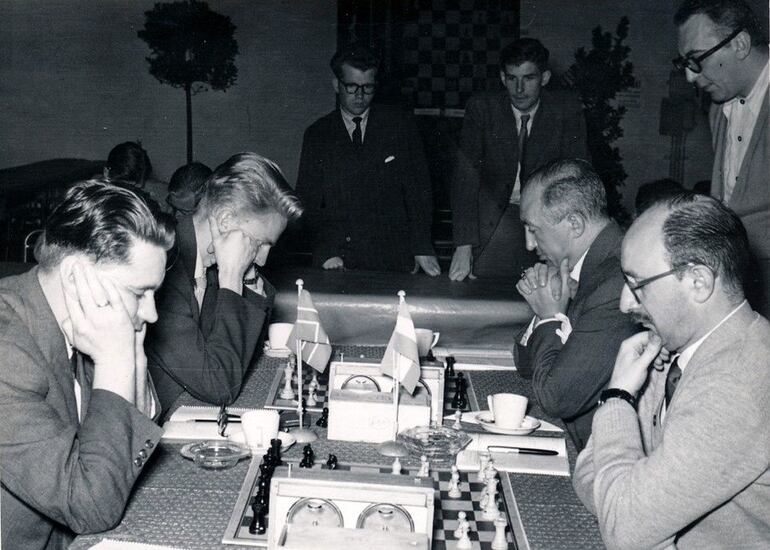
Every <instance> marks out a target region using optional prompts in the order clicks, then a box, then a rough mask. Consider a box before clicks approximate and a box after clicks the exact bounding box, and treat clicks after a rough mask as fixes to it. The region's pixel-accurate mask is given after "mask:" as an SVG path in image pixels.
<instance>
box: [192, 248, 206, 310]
mask: <svg viewBox="0 0 770 550" xmlns="http://www.w3.org/2000/svg"><path fill="white" fill-rule="evenodd" d="M193 278H194V280H195V290H194V292H195V299H196V300H198V310H200V308H201V306H202V305H203V296H204V295H205V294H206V269H205V268H204V267H203V258H201V254H200V252H198V253H196V254H195V275H194V277H193Z"/></svg>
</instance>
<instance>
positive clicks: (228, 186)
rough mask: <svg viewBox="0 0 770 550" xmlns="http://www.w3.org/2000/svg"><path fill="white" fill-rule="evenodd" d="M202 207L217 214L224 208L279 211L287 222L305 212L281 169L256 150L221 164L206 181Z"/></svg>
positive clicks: (233, 157) (250, 211)
mask: <svg viewBox="0 0 770 550" xmlns="http://www.w3.org/2000/svg"><path fill="white" fill-rule="evenodd" d="M204 199H205V200H203V201H201V203H200V205H199V208H205V209H206V213H209V214H214V213H216V212H217V211H218V210H219V209H221V208H230V209H232V210H233V211H235V212H242V211H246V212H249V213H253V214H261V213H264V212H267V211H269V210H274V211H276V212H278V213H279V214H280V215H281V216H283V217H284V218H286V220H287V221H293V220H296V219H297V218H299V217H300V216H301V215H302V206H301V205H300V202H299V199H298V198H297V196H296V195H295V194H294V191H293V190H292V188H291V186H289V184H288V183H287V182H286V178H284V177H283V173H282V172H281V169H280V168H278V165H277V164H275V163H274V162H273V161H272V160H269V159H267V158H265V157H263V156H260V155H258V154H256V153H238V154H237V155H233V156H232V157H230V158H229V159H227V160H226V161H225V162H224V163H222V164H221V165H219V166H218V167H217V168H216V170H214V173H213V174H211V176H210V177H209V179H208V180H207V181H206V183H205V191H204Z"/></svg>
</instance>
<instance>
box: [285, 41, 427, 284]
mask: <svg viewBox="0 0 770 550" xmlns="http://www.w3.org/2000/svg"><path fill="white" fill-rule="evenodd" d="M331 67H332V71H333V72H334V80H332V86H333V87H334V91H335V92H336V93H337V99H338V102H339V109H336V110H334V111H332V112H331V113H329V114H328V115H326V116H324V117H322V118H320V119H318V120H317V121H315V122H314V123H313V124H312V125H311V126H310V127H309V128H308V129H307V130H306V131H305V137H304V139H303V142H302V154H301V157H300V163H299V173H298V175H297V193H298V194H299V196H300V198H301V199H302V203H303V205H304V206H305V208H306V211H307V213H306V216H305V232H304V234H305V235H306V237H307V239H308V241H309V242H310V243H312V248H313V265H314V266H316V267H322V268H323V269H366V270H374V271H417V270H418V269H422V270H423V271H425V272H426V273H427V274H428V275H431V276H436V275H438V274H439V273H441V269H440V267H439V265H438V261H437V260H436V254H435V252H434V250H433V243H432V242H431V224H432V221H433V200H432V196H431V183H430V177H429V173H428V165H427V163H426V160H425V153H424V151H423V146H422V141H421V138H420V134H419V133H418V131H417V127H416V126H415V124H414V121H413V120H412V117H411V116H410V115H407V114H406V113H404V112H402V111H401V110H399V109H397V108H394V107H390V106H387V105H372V100H373V99H374V93H375V90H376V88H377V76H378V71H379V68H378V67H379V60H378V59H377V57H376V56H375V55H374V53H373V52H372V51H371V50H370V49H369V48H367V47H366V46H363V45H360V44H352V45H350V46H347V47H344V48H342V49H340V50H339V51H338V52H337V53H336V54H334V57H333V58H332V60H331Z"/></svg>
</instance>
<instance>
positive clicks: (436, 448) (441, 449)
mask: <svg viewBox="0 0 770 550" xmlns="http://www.w3.org/2000/svg"><path fill="white" fill-rule="evenodd" d="M398 440H399V441H401V442H402V443H403V444H404V445H406V447H407V449H409V453H410V454H412V455H414V456H416V457H419V456H421V455H425V456H426V457H427V458H428V460H430V461H431V462H432V463H437V464H454V460H455V456H456V455H457V453H459V452H460V451H461V450H462V449H463V448H465V446H466V445H468V443H470V442H471V440H472V438H471V436H469V435H468V434H467V433H465V432H461V431H460V430H455V429H454V428H448V427H446V426H416V427H414V428H410V429H408V430H406V431H404V432H401V433H400V434H398Z"/></svg>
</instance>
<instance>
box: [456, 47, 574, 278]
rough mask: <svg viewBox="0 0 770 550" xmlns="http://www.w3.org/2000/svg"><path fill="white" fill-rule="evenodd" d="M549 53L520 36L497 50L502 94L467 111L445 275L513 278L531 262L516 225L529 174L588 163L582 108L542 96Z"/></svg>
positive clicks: (570, 100)
mask: <svg viewBox="0 0 770 550" xmlns="http://www.w3.org/2000/svg"><path fill="white" fill-rule="evenodd" d="M548 57H549V53H548V50H547V49H546V48H545V47H544V46H543V45H542V44H541V43H540V41H538V40H535V39H534V38H522V39H519V40H516V41H515V42H513V43H511V44H509V45H508V46H507V47H505V48H504V49H503V50H502V52H500V81H501V82H502V84H503V86H504V88H505V89H504V90H503V91H499V92H487V93H482V94H478V95H474V96H473V97H471V99H470V100H469V101H468V104H467V106H466V108H465V120H464V122H463V129H462V135H461V138H460V150H459V152H458V158H457V159H456V166H455V167H454V170H453V174H452V218H453V231H454V243H455V247H456V248H455V252H454V255H453V257H452V265H451V267H450V269H449V278H450V279H452V280H454V281H461V280H463V279H465V277H468V276H474V275H478V276H484V277H489V276H492V277H494V276H497V277H509V278H510V277H512V276H518V275H519V273H520V272H521V269H522V268H523V267H526V266H528V265H530V264H531V262H532V261H533V260H534V258H533V257H532V255H530V254H528V253H527V251H526V249H525V246H524V232H523V229H522V227H521V224H520V223H519V203H520V197H521V191H522V189H523V187H524V184H526V181H527V177H528V176H529V175H530V174H531V173H532V172H534V171H535V170H536V169H537V168H539V167H540V166H542V165H544V164H545V163H547V162H548V161H551V160H555V159H558V158H583V159H587V158H588V145H587V136H586V125H585V118H584V116H583V110H582V107H581V105H580V103H579V102H578V101H577V99H576V98H575V97H573V96H572V95H571V94H568V93H565V92H553V93H547V92H546V91H545V90H544V89H543V88H544V87H545V86H546V85H547V84H548V82H549V80H550V79H551V71H550V70H549V68H548Z"/></svg>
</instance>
